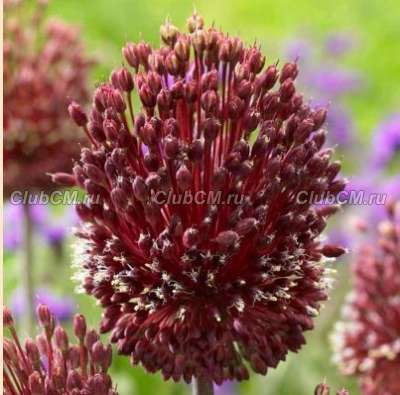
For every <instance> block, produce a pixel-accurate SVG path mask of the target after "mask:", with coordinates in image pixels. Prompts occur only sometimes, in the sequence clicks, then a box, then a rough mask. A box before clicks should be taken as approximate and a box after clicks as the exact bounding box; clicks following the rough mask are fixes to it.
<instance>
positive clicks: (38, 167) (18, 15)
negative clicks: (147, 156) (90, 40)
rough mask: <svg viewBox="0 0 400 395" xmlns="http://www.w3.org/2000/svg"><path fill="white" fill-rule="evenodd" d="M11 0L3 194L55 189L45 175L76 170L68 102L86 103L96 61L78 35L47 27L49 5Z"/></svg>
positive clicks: (6, 30) (74, 133) (8, 8)
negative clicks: (88, 53)
mask: <svg viewBox="0 0 400 395" xmlns="http://www.w3.org/2000/svg"><path fill="white" fill-rule="evenodd" d="M27 3H29V2H28V1H26V0H24V1H6V2H5V4H4V6H5V20H4V45H3V51H4V52H3V57H4V189H5V194H6V196H9V195H10V194H11V193H12V191H14V190H32V189H33V188H38V189H39V188H41V189H45V190H47V189H48V188H54V185H52V183H51V180H50V178H49V177H48V175H46V173H48V172H53V171H55V170H57V169H65V171H67V170H69V169H71V167H72V161H71V158H73V157H76V156H77V155H78V154H79V146H78V144H77V142H78V141H79V137H78V136H79V135H80V133H78V129H77V128H74V127H73V124H72V123H71V121H70V120H69V118H68V112H67V111H66V107H67V105H68V100H71V98H74V99H76V100H81V101H86V100H87V97H88V93H87V90H86V81H87V77H88V72H89V69H90V67H91V65H92V63H93V62H92V61H91V60H89V59H88V58H86V57H85V55H84V52H83V48H82V45H81V43H80V40H79V34H78V31H77V30H76V29H74V28H72V27H70V26H67V25H65V24H63V23H62V22H60V21H56V20H53V21H48V22H44V21H43V19H44V15H43V14H44V12H45V9H44V8H45V2H43V1H39V0H38V2H37V5H36V7H34V11H33V13H32V12H29V11H30V8H32V7H31V6H30V5H29V4H27Z"/></svg>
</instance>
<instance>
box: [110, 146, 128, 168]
mask: <svg viewBox="0 0 400 395" xmlns="http://www.w3.org/2000/svg"><path fill="white" fill-rule="evenodd" d="M111 160H112V163H113V164H114V165H115V166H116V167H117V168H118V169H123V168H124V166H125V163H126V162H127V153H126V150H125V149H124V148H114V150H113V152H112V153H111Z"/></svg>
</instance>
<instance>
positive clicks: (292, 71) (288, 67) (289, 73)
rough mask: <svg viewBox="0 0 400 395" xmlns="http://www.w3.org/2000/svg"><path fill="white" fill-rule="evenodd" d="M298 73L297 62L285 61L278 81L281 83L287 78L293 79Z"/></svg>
mask: <svg viewBox="0 0 400 395" xmlns="http://www.w3.org/2000/svg"><path fill="white" fill-rule="evenodd" d="M298 74H299V67H298V66H297V63H294V62H291V63H286V64H285V65H284V66H283V67H282V70H281V76H280V78H279V82H281V83H282V82H284V81H286V80H287V79H289V78H290V79H292V80H295V79H296V77H297V75H298Z"/></svg>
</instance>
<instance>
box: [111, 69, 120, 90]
mask: <svg viewBox="0 0 400 395" xmlns="http://www.w3.org/2000/svg"><path fill="white" fill-rule="evenodd" d="M110 82H111V84H112V86H113V87H114V88H115V89H120V85H119V81H118V70H113V71H112V72H111V75H110Z"/></svg>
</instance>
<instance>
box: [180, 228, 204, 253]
mask: <svg viewBox="0 0 400 395" xmlns="http://www.w3.org/2000/svg"><path fill="white" fill-rule="evenodd" d="M199 242H200V233H199V231H198V230H197V229H195V228H189V229H186V230H185V232H184V233H183V236H182V243H183V245H184V246H185V247H186V248H192V247H195V246H197V244H199Z"/></svg>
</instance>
